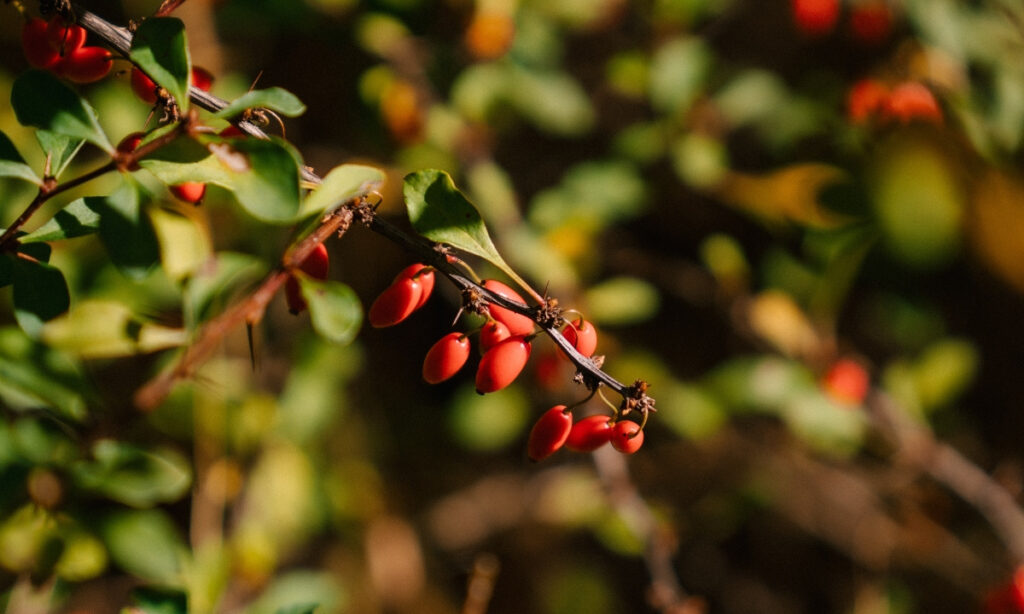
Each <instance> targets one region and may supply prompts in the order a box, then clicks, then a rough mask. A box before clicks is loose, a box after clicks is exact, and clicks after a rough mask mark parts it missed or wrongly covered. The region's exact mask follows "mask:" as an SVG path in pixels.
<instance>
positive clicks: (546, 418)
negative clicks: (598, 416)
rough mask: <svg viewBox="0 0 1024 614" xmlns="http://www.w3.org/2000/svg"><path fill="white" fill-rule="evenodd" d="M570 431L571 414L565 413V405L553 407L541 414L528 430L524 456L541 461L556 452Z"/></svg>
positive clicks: (569, 412)
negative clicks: (528, 434) (528, 435)
mask: <svg viewBox="0 0 1024 614" xmlns="http://www.w3.org/2000/svg"><path fill="white" fill-rule="evenodd" d="M571 429H572V412H571V411H565V405H555V406H554V407H552V408H551V409H549V410H547V411H546V412H544V413H543V414H541V417H540V419H538V420H537V422H536V423H534V425H533V428H532V429H530V438H529V439H528V440H527V443H526V454H527V456H529V457H530V460H532V461H540V460H543V459H545V458H547V457H549V456H551V455H552V454H554V453H555V452H557V451H558V449H559V448H561V447H562V446H563V445H564V444H565V441H566V439H568V437H569V432H570V430H571Z"/></svg>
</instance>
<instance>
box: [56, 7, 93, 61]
mask: <svg viewBox="0 0 1024 614" xmlns="http://www.w3.org/2000/svg"><path fill="white" fill-rule="evenodd" d="M85 36H86V32H85V28H83V27H82V26H79V25H76V24H73V23H72V24H68V23H65V21H64V18H63V17H61V16H60V15H55V16H53V17H52V18H51V19H50V23H48V24H47V25H46V39H47V42H49V43H50V46H51V47H53V48H54V49H55V50H56V51H57V53H58V54H60V55H61V56H62V57H67V56H69V55H71V54H72V53H74V52H75V51H78V50H79V49H81V48H82V45H84V44H85Z"/></svg>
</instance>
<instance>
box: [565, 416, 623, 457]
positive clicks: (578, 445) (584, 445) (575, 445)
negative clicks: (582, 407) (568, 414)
mask: <svg viewBox="0 0 1024 614" xmlns="http://www.w3.org/2000/svg"><path fill="white" fill-rule="evenodd" d="M611 438H612V425H611V420H610V419H609V418H608V416H589V417H586V418H584V419H582V420H580V421H579V422H577V423H576V424H574V425H572V430H571V431H569V438H568V439H566V440H565V447H567V448H569V449H570V450H573V451H574V452H593V451H594V450H596V449H598V448H600V447H601V446H603V445H604V444H606V443H608V442H609V441H610V440H611Z"/></svg>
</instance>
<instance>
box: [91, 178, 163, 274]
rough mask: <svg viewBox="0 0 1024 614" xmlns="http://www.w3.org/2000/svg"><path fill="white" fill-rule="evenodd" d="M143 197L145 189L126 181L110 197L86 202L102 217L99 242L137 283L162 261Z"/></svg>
mask: <svg viewBox="0 0 1024 614" xmlns="http://www.w3.org/2000/svg"><path fill="white" fill-rule="evenodd" d="M143 196H144V192H143V188H142V186H140V185H138V184H137V183H135V182H134V181H132V180H127V181H125V182H124V183H123V184H122V186H121V187H120V188H119V189H118V190H117V191H115V192H114V193H113V194H111V195H110V196H87V197H86V198H85V205H86V206H87V207H89V208H90V209H92V210H93V211H94V212H96V213H97V214H98V215H99V216H100V239H101V240H102V241H103V245H104V246H106V248H107V252H108V253H109V254H110V259H111V260H112V261H113V262H114V265H115V266H116V267H117V268H118V270H119V271H121V273H122V274H123V275H124V276H125V277H128V278H129V279H135V280H139V279H142V278H143V277H145V276H146V275H147V274H148V273H149V271H150V269H152V268H153V267H154V266H155V265H156V264H157V263H159V261H160V248H159V245H158V243H157V239H156V234H155V233H154V232H153V227H152V226H151V225H150V222H149V218H148V217H147V216H145V215H143V214H142V203H141V199H142V197H143ZM146 196H148V195H146Z"/></svg>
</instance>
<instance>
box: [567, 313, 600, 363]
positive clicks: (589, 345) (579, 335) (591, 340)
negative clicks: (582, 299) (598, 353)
mask: <svg viewBox="0 0 1024 614" xmlns="http://www.w3.org/2000/svg"><path fill="white" fill-rule="evenodd" d="M562 336H563V337H565V340H566V341H568V342H569V343H571V344H572V346H573V347H574V348H576V351H577V352H579V353H580V354H583V355H584V356H586V357H587V358H590V357H591V356H593V355H594V350H596V349H597V329H596V328H594V325H593V324H591V323H590V322H588V321H586V320H584V319H583V318H579V319H577V320H576V321H575V322H571V323H569V324H566V325H565V328H563V329H562Z"/></svg>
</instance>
